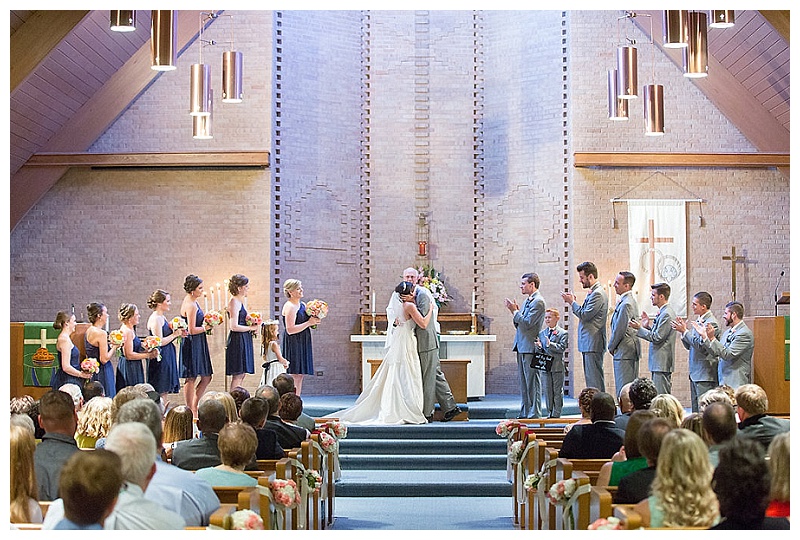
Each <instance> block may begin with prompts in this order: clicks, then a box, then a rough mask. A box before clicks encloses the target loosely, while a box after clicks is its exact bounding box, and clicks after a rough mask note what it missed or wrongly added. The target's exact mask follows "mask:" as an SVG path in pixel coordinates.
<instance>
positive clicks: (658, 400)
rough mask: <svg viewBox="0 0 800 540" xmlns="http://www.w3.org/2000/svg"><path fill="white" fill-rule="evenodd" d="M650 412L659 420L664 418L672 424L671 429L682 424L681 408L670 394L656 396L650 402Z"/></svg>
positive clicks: (679, 403) (678, 402)
mask: <svg viewBox="0 0 800 540" xmlns="http://www.w3.org/2000/svg"><path fill="white" fill-rule="evenodd" d="M650 410H651V411H653V412H654V413H656V416H658V417H659V418H666V419H667V420H669V421H670V422H672V423H673V424H674V425H673V426H672V427H679V426H680V425H681V422H683V413H684V411H683V406H681V402H680V401H678V398H676V397H675V396H673V395H672V394H658V395H657V396H656V397H654V398H653V401H651V402H650Z"/></svg>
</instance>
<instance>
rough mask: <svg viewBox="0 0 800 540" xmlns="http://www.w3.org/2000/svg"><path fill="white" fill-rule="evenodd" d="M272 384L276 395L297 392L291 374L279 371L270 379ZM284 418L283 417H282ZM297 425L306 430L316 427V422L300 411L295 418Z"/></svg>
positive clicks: (312, 429)
mask: <svg viewBox="0 0 800 540" xmlns="http://www.w3.org/2000/svg"><path fill="white" fill-rule="evenodd" d="M272 386H274V387H275V390H277V391H278V395H280V396H282V395H283V394H287V393H289V392H291V393H292V394H296V393H297V389H296V388H295V385H294V379H293V378H292V376H291V375H289V374H287V373H281V374H280V375H278V376H277V377H275V380H273V381H272ZM284 420H285V419H284ZM297 425H298V426H300V427H303V428H306V429H307V430H308V431H314V430H315V429H316V427H317V425H316V422H314V419H313V418H311V417H310V416H308V415H307V414H306V413H304V412H301V413H300V416H299V417H298V418H297Z"/></svg>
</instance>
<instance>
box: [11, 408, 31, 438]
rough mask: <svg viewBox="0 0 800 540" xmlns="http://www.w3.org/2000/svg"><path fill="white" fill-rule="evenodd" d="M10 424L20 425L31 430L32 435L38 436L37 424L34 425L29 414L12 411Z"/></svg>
mask: <svg viewBox="0 0 800 540" xmlns="http://www.w3.org/2000/svg"><path fill="white" fill-rule="evenodd" d="M9 425H11V426H19V427H22V428H25V429H27V430H28V431H30V432H31V437H34V439H35V437H36V426H35V425H33V420H31V417H30V416H28V415H27V414H19V413H12V414H11V419H10V420H9Z"/></svg>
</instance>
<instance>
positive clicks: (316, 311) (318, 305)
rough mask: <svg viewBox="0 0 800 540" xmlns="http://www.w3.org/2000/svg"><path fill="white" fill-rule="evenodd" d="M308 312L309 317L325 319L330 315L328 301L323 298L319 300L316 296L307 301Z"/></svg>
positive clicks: (314, 326)
mask: <svg viewBox="0 0 800 540" xmlns="http://www.w3.org/2000/svg"><path fill="white" fill-rule="evenodd" d="M306 313H307V314H308V316H309V317H316V318H318V319H324V318H325V317H327V316H328V303H327V302H325V301H323V300H317V299H316V298H315V299H314V300H312V301H310V302H308V303H306ZM316 327H317V325H316V324H315V325H313V326H312V327H311V328H316Z"/></svg>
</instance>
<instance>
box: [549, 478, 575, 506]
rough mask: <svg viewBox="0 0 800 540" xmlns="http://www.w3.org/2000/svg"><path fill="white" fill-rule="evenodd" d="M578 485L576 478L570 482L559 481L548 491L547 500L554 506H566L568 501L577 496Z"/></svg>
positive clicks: (569, 480)
mask: <svg viewBox="0 0 800 540" xmlns="http://www.w3.org/2000/svg"><path fill="white" fill-rule="evenodd" d="M577 487H578V483H577V481H576V480H575V479H574V478H570V479H568V480H559V481H558V482H556V483H555V484H553V485H552V486H550V489H549V490H548V491H547V498H548V499H550V502H552V503H553V504H562V505H563V504H566V502H567V501H568V500H570V498H571V497H572V496H573V495H574V494H575V490H576V489H577Z"/></svg>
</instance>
